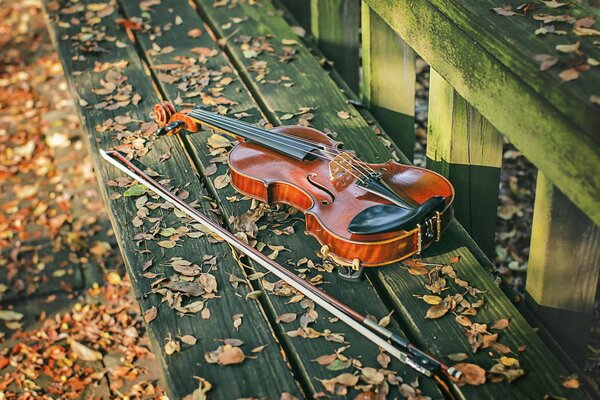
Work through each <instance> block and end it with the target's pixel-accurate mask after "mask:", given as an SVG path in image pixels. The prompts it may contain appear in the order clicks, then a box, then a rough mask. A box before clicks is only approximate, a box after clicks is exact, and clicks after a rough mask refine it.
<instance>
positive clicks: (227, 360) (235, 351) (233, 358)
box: [217, 345, 246, 365]
mask: <svg viewBox="0 0 600 400" xmlns="http://www.w3.org/2000/svg"><path fill="white" fill-rule="evenodd" d="M245 359H246V356H245V355H244V352H243V351H242V350H241V349H240V348H239V347H231V346H227V345H226V346H225V348H224V350H223V352H221V353H220V354H219V355H218V357H217V362H218V363H219V365H233V364H239V363H241V362H243V361H244V360H245Z"/></svg>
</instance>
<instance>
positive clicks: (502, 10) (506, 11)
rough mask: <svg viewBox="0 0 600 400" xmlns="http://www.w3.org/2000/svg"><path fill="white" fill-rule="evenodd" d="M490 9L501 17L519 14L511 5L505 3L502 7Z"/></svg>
mask: <svg viewBox="0 0 600 400" xmlns="http://www.w3.org/2000/svg"><path fill="white" fill-rule="evenodd" d="M492 10H493V11H494V12H495V13H496V14H498V15H502V16H503V17H512V16H513V15H519V14H517V13H516V12H514V11H513V9H512V6H511V5H505V6H503V7H495V8H492Z"/></svg>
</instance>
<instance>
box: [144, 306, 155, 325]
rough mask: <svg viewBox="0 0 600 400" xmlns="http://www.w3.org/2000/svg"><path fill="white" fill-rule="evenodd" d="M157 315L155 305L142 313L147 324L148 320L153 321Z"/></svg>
mask: <svg viewBox="0 0 600 400" xmlns="http://www.w3.org/2000/svg"><path fill="white" fill-rule="evenodd" d="M157 315H158V309H157V308H156V307H154V306H152V307H150V308H149V309H147V310H146V312H145V313H144V321H146V323H147V324H149V323H150V322H152V321H154V319H155V318H156V316H157Z"/></svg>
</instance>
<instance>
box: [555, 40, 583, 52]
mask: <svg viewBox="0 0 600 400" xmlns="http://www.w3.org/2000/svg"><path fill="white" fill-rule="evenodd" d="M580 45H581V43H580V42H576V43H572V44H557V45H556V50H557V51H560V52H561V53H573V52H575V51H577V50H579V46H580Z"/></svg>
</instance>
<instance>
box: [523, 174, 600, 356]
mask: <svg viewBox="0 0 600 400" xmlns="http://www.w3.org/2000/svg"><path fill="white" fill-rule="evenodd" d="M599 271H600V228H598V226H596V225H595V224H594V223H593V222H592V221H591V220H590V219H589V218H588V217H587V216H586V215H585V214H584V213H583V212H581V210H579V208H577V207H576V206H575V205H574V204H573V203H572V202H571V201H570V200H569V199H567V197H566V196H565V195H563V194H562V193H561V192H560V190H558V189H557V188H556V187H555V186H554V185H553V184H552V183H551V182H550V181H549V180H548V178H546V177H545V176H544V175H543V174H542V173H541V172H538V178H537V185H536V194H535V208H534V214H533V228H532V232H531V250H530V255H529V266H528V271H527V283H526V290H527V294H528V296H527V302H528V304H529V305H530V306H531V307H532V308H533V310H534V311H535V312H536V314H537V316H538V318H539V319H540V321H541V322H542V323H543V324H544V325H545V327H546V328H547V329H548V330H549V331H550V333H551V334H552V336H553V337H554V338H555V339H556V340H557V342H558V343H559V344H560V345H561V346H562V347H563V348H564V349H565V351H566V352H567V353H568V354H569V356H570V357H571V359H572V360H573V361H575V362H576V363H578V364H580V365H583V363H584V362H585V353H586V352H585V349H586V345H587V342H588V339H589V324H590V322H591V313H592V310H593V306H594V301H595V299H596V288H597V287H598V272H599Z"/></svg>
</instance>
